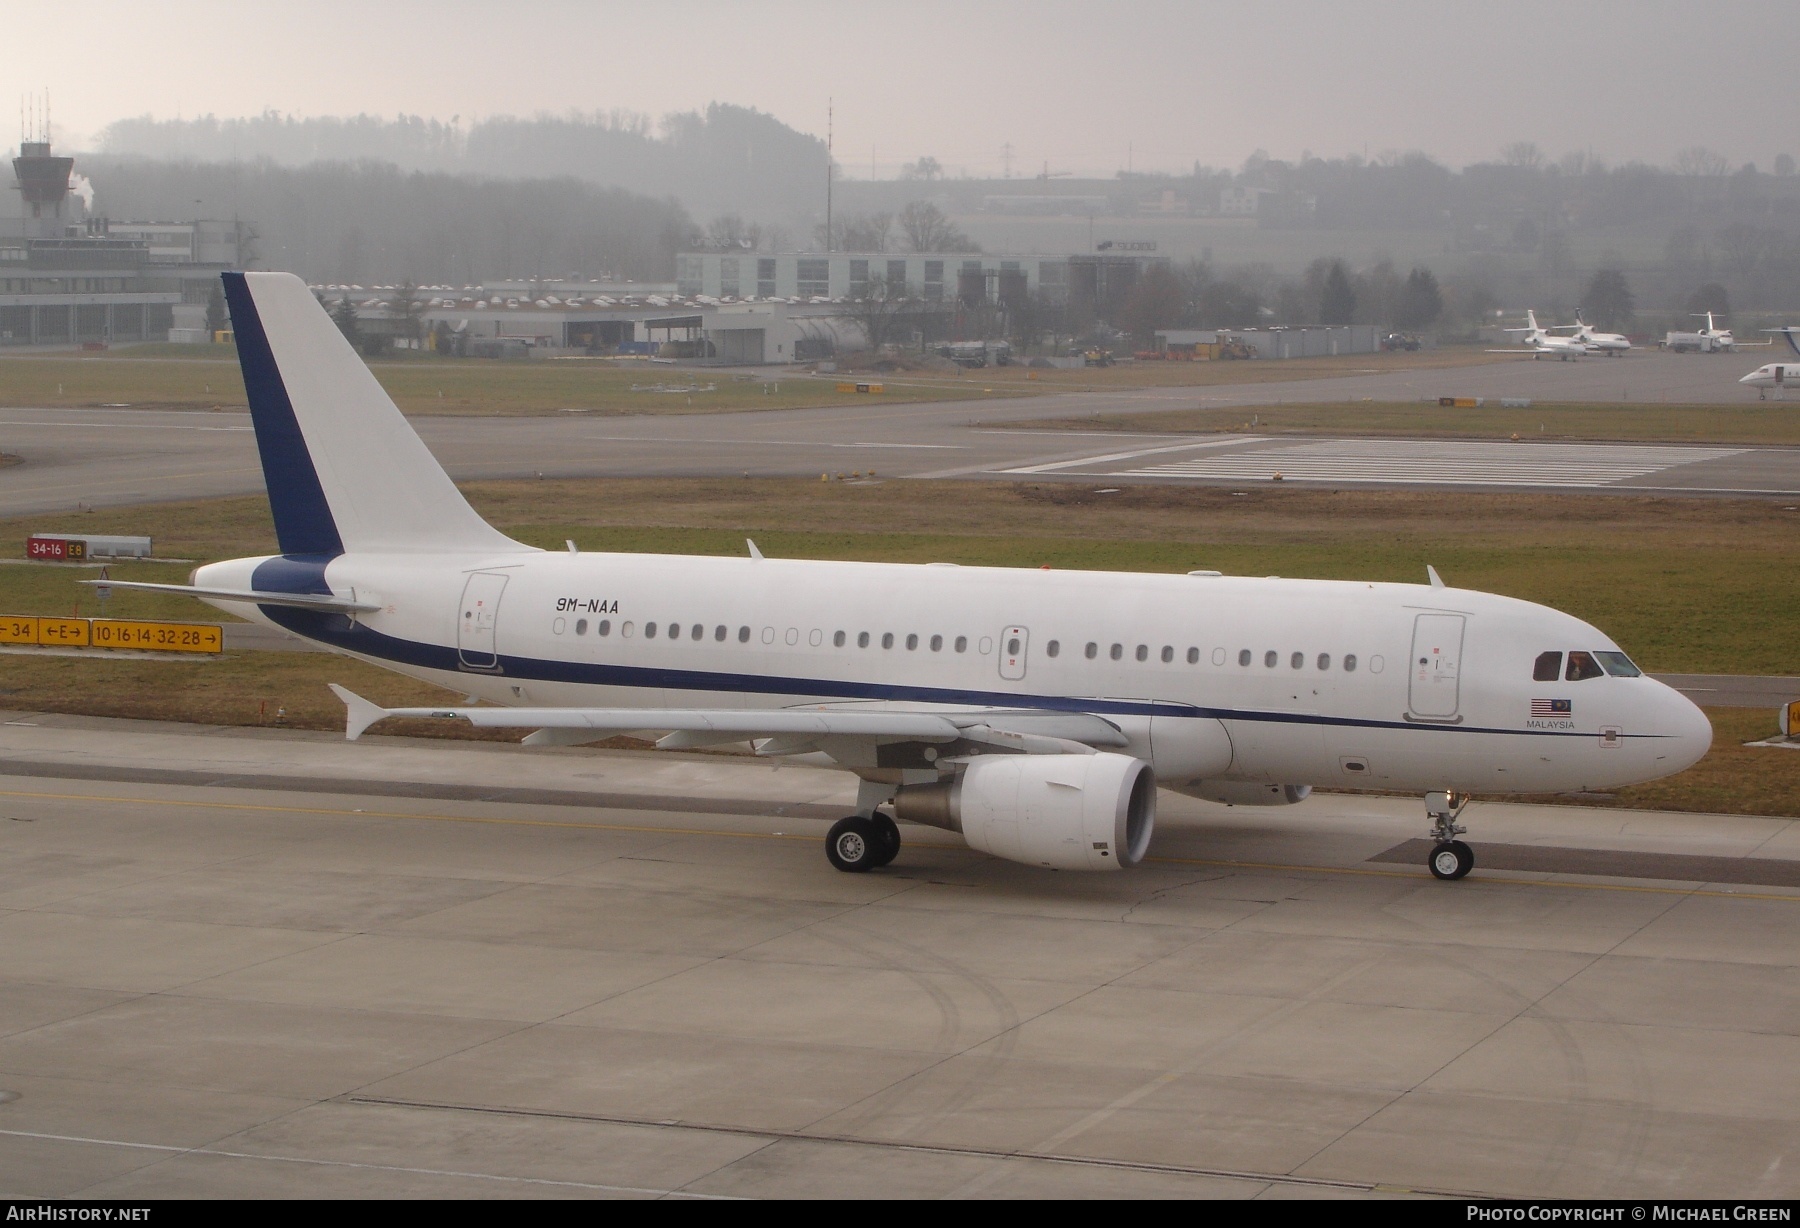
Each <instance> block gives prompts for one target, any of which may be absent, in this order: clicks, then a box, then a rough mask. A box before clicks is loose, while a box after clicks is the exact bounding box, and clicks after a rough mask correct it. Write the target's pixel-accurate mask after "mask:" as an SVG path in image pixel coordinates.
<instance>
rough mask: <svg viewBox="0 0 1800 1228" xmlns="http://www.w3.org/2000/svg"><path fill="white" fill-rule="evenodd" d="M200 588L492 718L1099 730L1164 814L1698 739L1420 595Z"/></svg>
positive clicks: (1639, 758)
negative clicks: (255, 599)
mask: <svg viewBox="0 0 1800 1228" xmlns="http://www.w3.org/2000/svg"><path fill="white" fill-rule="evenodd" d="M309 572H310V574H311V578H310V579H309V578H308V576H309ZM195 583H196V584H200V585H206V586H213V587H224V588H254V589H257V590H259V591H272V590H273V589H275V588H278V587H279V588H288V589H292V590H293V591H302V590H303V589H305V588H307V587H310V588H311V590H312V591H325V590H326V589H329V590H332V591H335V592H337V593H339V594H354V595H355V596H356V598H357V599H358V600H360V601H365V602H371V603H374V604H377V605H379V606H380V607H381V608H380V609H379V610H377V611H373V612H368V613H363V614H359V615H355V616H347V615H345V614H342V613H333V612H322V611H313V610H300V609H284V608H277V607H274V606H260V607H259V606H254V605H248V604H247V603H241V602H215V604H218V605H220V607H221V608H225V609H229V610H231V611H232V612H234V613H242V614H245V615H246V616H248V617H252V618H254V619H256V620H258V621H261V622H265V623H270V624H272V625H277V626H281V627H283V628H285V629H287V630H289V631H291V632H293V633H295V634H297V635H300V636H303V637H305V638H308V639H312V640H315V641H317V642H319V643H322V644H324V645H327V646H329V647H332V648H334V649H336V650H338V651H341V652H345V653H348V654H350V655H353V656H357V657H361V658H363V659H365V660H368V661H370V662H371V663H373V664H377V665H381V666H384V667H386V668H388V669H392V670H396V671H398V672H401V673H404V674H409V675H411V676H413V677H416V678H419V679H422V680H425V681H428V682H433V683H437V684H439V685H442V686H445V687H448V688H451V689H454V690H457V691H461V692H464V693H467V694H470V695H474V696H478V697H480V698H482V699H486V700H489V701H492V702H495V703H499V704H505V705H512V706H528V707H580V706H590V707H664V708H667V707H676V708H679V707H705V708H714V709H717V708H783V707H793V706H798V705H813V704H829V705H834V706H835V705H842V706H851V707H854V706H881V705H904V706H905V707H906V708H907V709H909V710H914V709H918V708H920V707H921V706H931V705H944V706H946V707H962V708H967V707H969V706H971V705H973V706H984V707H998V708H1012V709H1022V710H1043V711H1052V712H1054V711H1067V712H1083V713H1093V714H1096V715H1098V716H1100V717H1102V718H1103V719H1105V720H1107V721H1109V722H1111V723H1113V724H1115V725H1116V726H1118V727H1119V729H1120V730H1121V731H1122V732H1123V733H1124V734H1125V735H1126V737H1127V738H1128V739H1129V740H1130V744H1131V745H1130V750H1129V753H1131V754H1134V755H1137V756H1138V757H1140V758H1143V759H1145V760H1146V761H1148V762H1149V763H1150V764H1151V766H1152V768H1153V769H1154V770H1155V772H1156V775H1157V779H1158V781H1159V782H1160V783H1162V784H1164V785H1165V786H1168V787H1173V788H1178V789H1179V788H1182V787H1183V786H1184V785H1196V784H1197V783H1198V782H1200V781H1203V780H1205V781H1219V780H1225V781H1258V782H1272V783H1292V784H1305V785H1330V784H1338V785H1346V786H1359V787H1369V788H1386V789H1397V790H1407V791H1414V790H1425V789H1441V788H1451V789H1458V790H1465V791H1470V792H1482V793H1490V794H1491V793H1534V792H1549V791H1561V790H1569V789H1582V788H1606V787H1612V786H1616V785H1620V784H1625V783H1629V782H1632V781H1638V780H1644V779H1650V778H1653V777H1656V776H1661V775H1665V774H1667V773H1669V772H1672V771H1676V770H1679V768H1680V767H1683V766H1686V765H1687V764H1688V763H1690V762H1692V761H1693V760H1694V759H1695V758H1698V756H1699V754H1700V753H1702V752H1703V751H1704V750H1705V748H1706V745H1707V743H1708V742H1709V741H1710V729H1709V728H1708V727H1707V726H1706V723H1705V718H1704V717H1703V716H1702V715H1701V714H1700V713H1699V712H1698V710H1697V709H1695V708H1694V707H1693V706H1692V705H1691V704H1690V703H1688V701H1687V700H1686V699H1685V698H1683V697H1682V696H1680V695H1679V694H1678V693H1676V692H1674V691H1671V690H1669V689H1668V688H1667V687H1664V686H1663V685H1662V684H1660V683H1658V682H1655V681H1653V680H1652V679H1650V678H1647V677H1641V676H1638V677H1631V676H1613V675H1611V674H1606V673H1603V672H1601V671H1600V670H1599V668H1598V667H1597V666H1594V667H1593V676H1589V677H1585V678H1581V679H1580V680H1574V678H1573V676H1572V671H1573V666H1572V665H1571V666H1570V667H1568V668H1564V667H1563V665H1562V662H1563V661H1564V660H1565V659H1567V658H1568V655H1569V654H1572V653H1581V654H1587V655H1586V656H1585V657H1584V660H1586V661H1587V662H1588V664H1589V665H1590V666H1593V662H1594V659H1595V655H1596V654H1606V653H1611V654H1617V659H1618V660H1619V661H1624V656H1623V654H1622V653H1619V652H1618V649H1617V648H1616V646H1615V645H1613V644H1612V642H1611V641H1610V640H1608V639H1607V637H1605V636H1604V635H1602V634H1601V633H1600V632H1599V631H1597V630H1595V629H1594V628H1593V627H1590V626H1588V625H1587V624H1586V623H1583V622H1581V621H1580V620H1578V619H1575V618H1573V617H1570V616H1569V615H1566V614H1562V613H1560V612H1558V611H1556V610H1552V609H1549V608H1546V607H1543V606H1538V605H1533V604H1531V603H1528V602H1524V601H1518V600H1515V599H1511V598H1506V597H1499V596H1494V595H1492V594H1485V593H1479V592H1472V591H1468V590H1461V589H1452V588H1440V587H1434V586H1426V585H1409V584H1390V583H1366V582H1349V581H1330V580H1288V579H1278V578H1250V577H1231V576H1214V575H1192V576H1174V575H1152V574H1138V573H1111V572H1081V571H1050V570H1032V569H1024V568H1019V569H1014V568H987V567H957V566H951V565H939V564H930V565H899V564H880V563H845V562H818V561H803V560H782V559H749V558H744V559H737V558H711V557H691V556H669V555H636V554H632V555H622V554H600V553H582V554H567V553H531V554H523V555H521V554H510V555H505V556H500V557H488V558H482V557H463V558H446V557H444V556H441V555H428V556H419V555H354V554H346V555H342V556H339V557H338V558H336V559H333V560H331V561H330V562H329V563H328V564H324V563H306V562H292V561H285V560H279V559H277V560H274V561H272V562H271V561H270V560H259V559H240V560H233V561H231V562H226V563H217V564H212V565H209V566H207V567H203V568H201V569H200V570H199V571H198V572H197V573H196V576H195ZM1548 653H1554V654H1557V664H1556V665H1555V666H1554V667H1553V668H1552V670H1551V677H1550V678H1548V679H1546V680H1534V671H1535V672H1537V673H1539V674H1540V676H1541V674H1542V672H1543V658H1544V656H1545V654H1548ZM1629 668H1630V667H1629V663H1628V662H1627V663H1626V664H1625V666H1623V667H1621V668H1620V669H1619V670H1618V671H1617V672H1620V673H1622V672H1624V671H1625V670H1628V669H1629Z"/></svg>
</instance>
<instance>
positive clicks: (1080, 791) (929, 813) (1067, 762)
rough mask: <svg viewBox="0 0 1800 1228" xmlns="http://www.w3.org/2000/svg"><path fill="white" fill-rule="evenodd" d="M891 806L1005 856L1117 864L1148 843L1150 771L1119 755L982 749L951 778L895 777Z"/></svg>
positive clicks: (1129, 861)
mask: <svg viewBox="0 0 1800 1228" xmlns="http://www.w3.org/2000/svg"><path fill="white" fill-rule="evenodd" d="M894 812H895V814H897V815H898V816H899V817H900V818H902V819H906V820H908V821H909V822H913V823H924V824H926V825H928V826H931V827H942V828H946V829H948V830H950V831H959V832H961V833H962V834H963V838H964V839H966V840H967V841H968V842H969V847H970V848H975V849H980V850H981V851H982V852H984V853H992V854H993V855H994V856H996V857H1004V858H1006V859H1007V860H1008V861H1020V862H1024V863H1025V864H1027V865H1034V866H1049V867H1052V868H1054V869H1058V870H1119V869H1123V868H1124V867H1126V866H1135V865H1136V864H1137V863H1138V862H1140V861H1142V860H1143V859H1144V853H1145V852H1146V851H1147V850H1148V849H1149V847H1150V837H1151V835H1152V834H1153V833H1154V831H1155V829H1156V774H1155V773H1154V772H1152V771H1151V770H1150V765H1149V764H1148V763H1145V762H1144V761H1143V760H1142V759H1133V758H1132V757H1130V756H1129V755H1114V754H1106V753H1101V754H1097V755H983V756H980V757H978V758H976V759H974V760H973V761H971V762H970V763H969V765H968V766H967V767H965V768H964V769H963V770H962V771H961V772H959V773H958V774H957V775H956V776H955V777H954V778H953V779H951V780H947V781H940V782H938V783H936V784H930V785H907V786H905V787H904V788H902V789H901V790H900V791H899V792H898V793H897V794H895V796H894Z"/></svg>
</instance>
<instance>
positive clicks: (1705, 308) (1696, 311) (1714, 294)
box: [1687, 281, 1731, 324]
mask: <svg viewBox="0 0 1800 1228" xmlns="http://www.w3.org/2000/svg"><path fill="white" fill-rule="evenodd" d="M1687 309H1688V311H1689V312H1690V313H1691V314H1693V315H1704V314H1706V313H1707V312H1709V311H1710V312H1712V314H1713V319H1714V320H1715V321H1716V322H1717V323H1720V324H1729V323H1731V295H1729V294H1727V293H1726V292H1725V287H1724V286H1721V285H1720V284H1719V283H1718V282H1716V281H1709V282H1707V283H1706V284H1705V285H1704V286H1701V287H1700V288H1699V289H1698V290H1696V291H1694V292H1693V293H1692V294H1690V295H1688V300H1687Z"/></svg>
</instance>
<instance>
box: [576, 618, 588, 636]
mask: <svg viewBox="0 0 1800 1228" xmlns="http://www.w3.org/2000/svg"><path fill="white" fill-rule="evenodd" d="M575 634H576V635H586V634H587V619H585V618H578V619H576V620H575Z"/></svg>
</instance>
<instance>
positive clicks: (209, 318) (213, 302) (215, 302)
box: [206, 285, 226, 341]
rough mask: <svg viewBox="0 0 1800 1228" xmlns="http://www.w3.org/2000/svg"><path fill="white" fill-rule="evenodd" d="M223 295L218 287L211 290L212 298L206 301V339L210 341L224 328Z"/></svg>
mask: <svg viewBox="0 0 1800 1228" xmlns="http://www.w3.org/2000/svg"><path fill="white" fill-rule="evenodd" d="M225 323H226V317H225V295H224V292H223V291H221V290H220V289H219V287H218V286H216V285H215V286H214V287H213V288H212V296H211V297H210V298H208V299H207V300H206V339H207V340H208V341H211V340H212V339H213V338H214V337H216V336H218V334H219V330H220V329H222V328H224V327H225Z"/></svg>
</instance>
